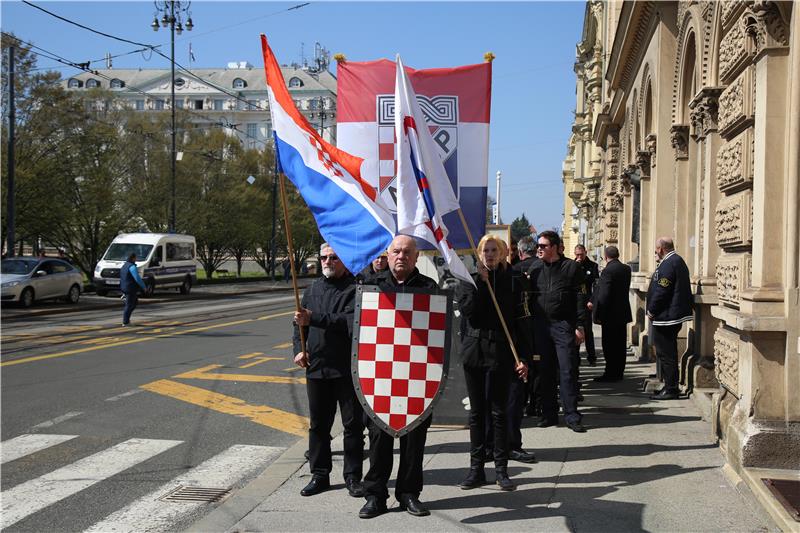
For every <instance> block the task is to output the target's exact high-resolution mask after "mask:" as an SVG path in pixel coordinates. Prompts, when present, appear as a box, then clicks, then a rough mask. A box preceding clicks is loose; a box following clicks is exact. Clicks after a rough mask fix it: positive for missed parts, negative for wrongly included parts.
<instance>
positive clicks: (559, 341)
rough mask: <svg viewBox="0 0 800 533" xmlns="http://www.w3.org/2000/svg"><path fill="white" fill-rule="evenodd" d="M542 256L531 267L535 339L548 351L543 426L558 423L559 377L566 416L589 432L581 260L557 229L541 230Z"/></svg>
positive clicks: (544, 359)
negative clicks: (581, 395)
mask: <svg viewBox="0 0 800 533" xmlns="http://www.w3.org/2000/svg"><path fill="white" fill-rule="evenodd" d="M537 246H538V251H537V257H538V258H539V259H540V260H541V261H538V262H536V263H534V264H533V266H532V267H531V269H530V270H529V271H528V277H529V278H530V283H531V294H532V296H533V298H532V300H531V301H532V303H533V323H534V328H535V329H534V342H535V344H536V351H537V352H538V353H539V354H540V355H541V356H542V361H541V364H540V366H539V370H540V380H541V389H542V419H541V420H540V421H539V423H538V424H537V426H538V427H543V428H544V427H550V426H555V425H556V424H557V423H558V401H557V400H556V383H558V384H559V386H560V391H561V392H560V394H561V404H562V406H563V407H564V421H565V422H566V424H567V427H568V428H570V429H571V430H572V431H575V432H576V433H584V432H586V428H584V427H583V425H582V424H581V414H580V413H579V412H578V355H577V351H576V349H575V346H576V345H579V344H580V343H581V342H583V335H584V326H583V324H584V322H585V320H586V319H585V316H586V295H585V294H584V286H583V277H584V274H583V271H582V270H581V269H580V268H579V265H578V263H576V262H575V261H573V260H572V259H567V258H565V257H564V256H563V255H562V254H560V253H559V250H560V246H561V237H559V236H558V234H557V233H556V232H554V231H543V232H542V233H540V234H539V242H538V244H537Z"/></svg>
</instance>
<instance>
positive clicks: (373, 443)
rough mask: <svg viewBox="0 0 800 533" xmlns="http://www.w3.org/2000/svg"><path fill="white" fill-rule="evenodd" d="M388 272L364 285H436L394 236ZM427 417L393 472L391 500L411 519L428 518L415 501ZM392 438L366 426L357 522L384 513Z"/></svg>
mask: <svg viewBox="0 0 800 533" xmlns="http://www.w3.org/2000/svg"><path fill="white" fill-rule="evenodd" d="M388 256H389V269H388V270H386V271H384V272H380V273H378V274H376V275H375V276H374V277H372V278H371V280H370V281H369V282H367V283H369V284H372V285H377V286H378V287H379V288H380V289H382V290H387V291H402V290H403V288H404V287H409V288H411V287H418V288H424V289H436V288H438V286H437V285H436V282H435V281H433V280H432V279H431V278H429V277H427V276H423V275H422V274H420V273H419V270H417V267H416V265H417V258H418V257H419V251H417V243H416V241H414V238H413V237H409V236H408V235H398V236H397V237H395V238H394V240H393V241H392V244H391V245H389V253H388ZM431 418H432V417H430V416H429V417H428V418H427V419H425V420H424V421H423V422H422V423H421V424H420V425H418V426H417V427H416V428H414V429H413V430H411V431H410V432H408V433H406V434H405V435H403V436H402V437H400V466H399V467H398V470H397V482H396V483H395V497H396V498H397V501H398V502H399V503H400V508H401V509H404V510H405V511H408V512H409V513H410V514H412V515H414V516H427V515H429V514H430V511H428V510H427V509H426V508H425V507H424V506H423V505H422V503H420V501H419V495H420V493H421V492H422V460H423V458H424V456H425V440H426V438H427V436H428V428H429V427H430V425H431ZM393 456H394V438H393V437H392V436H391V435H389V434H388V433H386V432H384V431H383V430H382V429H381V428H380V427H378V426H377V425H376V424H375V423H374V422H372V421H370V424H369V471H367V475H366V476H364V492H365V494H366V497H367V503H366V504H364V507H362V508H361V510H360V511H359V513H358V516H359V517H360V518H374V517H376V516H378V515H381V514H383V513H385V512H386V500H387V499H388V498H389V491H388V489H387V484H388V483H389V476H391V474H392V462H393V459H394V457H393Z"/></svg>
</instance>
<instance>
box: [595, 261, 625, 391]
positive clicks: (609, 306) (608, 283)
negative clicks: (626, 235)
mask: <svg viewBox="0 0 800 533" xmlns="http://www.w3.org/2000/svg"><path fill="white" fill-rule="evenodd" d="M604 255H605V260H606V266H605V268H604V269H603V272H601V274H600V281H598V282H597V288H596V289H595V291H594V294H593V295H592V301H591V302H590V306H591V309H592V314H593V317H594V323H595V324H600V325H601V326H602V328H603V337H602V343H603V358H604V359H605V362H606V366H605V371H604V372H603V375H601V376H597V377H596V378H594V380H595V381H600V382H603V381H620V380H622V378H623V375H624V373H625V357H626V342H625V339H626V336H627V335H626V331H625V330H626V327H627V325H628V323H630V322H631V321H632V320H633V316H632V315H631V306H630V303H628V292H629V291H630V288H631V267H629V266H628V265H626V264H625V263H622V262H620V260H619V249H618V248H617V247H616V246H606V248H605V251H604Z"/></svg>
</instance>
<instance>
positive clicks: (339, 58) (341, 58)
mask: <svg viewBox="0 0 800 533" xmlns="http://www.w3.org/2000/svg"><path fill="white" fill-rule="evenodd" d="M333 59H335V60H336V62H337V63H347V58H346V57H345V56H344V54H343V53H341V52H339V53H338V54H335V55H334V56H333Z"/></svg>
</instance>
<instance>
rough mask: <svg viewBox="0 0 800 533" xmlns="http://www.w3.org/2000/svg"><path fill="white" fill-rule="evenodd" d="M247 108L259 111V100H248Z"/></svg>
mask: <svg viewBox="0 0 800 533" xmlns="http://www.w3.org/2000/svg"><path fill="white" fill-rule="evenodd" d="M247 109H249V110H250V111H257V110H258V101H257V100H248V101H247Z"/></svg>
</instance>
